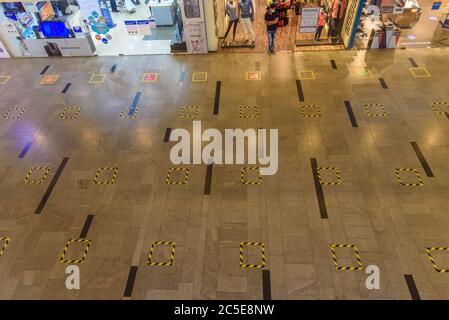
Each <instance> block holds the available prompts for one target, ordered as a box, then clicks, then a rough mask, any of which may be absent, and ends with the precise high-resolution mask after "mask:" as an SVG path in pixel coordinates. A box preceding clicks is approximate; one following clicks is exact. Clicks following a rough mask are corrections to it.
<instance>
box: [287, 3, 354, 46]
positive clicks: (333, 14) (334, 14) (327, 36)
mask: <svg viewBox="0 0 449 320" xmlns="http://www.w3.org/2000/svg"><path fill="white" fill-rule="evenodd" d="M347 6H348V1H347V0H305V1H304V2H299V8H298V9H297V12H298V14H299V21H298V28H297V30H296V42H295V44H296V46H297V50H337V49H345V46H344V44H343V39H342V36H341V31H342V28H343V23H344V20H345V16H346V10H347Z"/></svg>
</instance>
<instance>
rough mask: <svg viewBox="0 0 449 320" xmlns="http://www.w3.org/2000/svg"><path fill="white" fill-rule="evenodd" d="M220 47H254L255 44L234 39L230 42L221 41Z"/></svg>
mask: <svg viewBox="0 0 449 320" xmlns="http://www.w3.org/2000/svg"><path fill="white" fill-rule="evenodd" d="M221 47H222V48H255V47H256V44H255V43H251V42H249V43H247V44H245V42H244V41H235V42H234V43H232V42H230V41H224V42H222V43H221Z"/></svg>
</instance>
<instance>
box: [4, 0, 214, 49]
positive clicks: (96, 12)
mask: <svg viewBox="0 0 449 320" xmlns="http://www.w3.org/2000/svg"><path fill="white" fill-rule="evenodd" d="M5 1H6V2H5ZM0 2H1V4H0V22H1V24H2V32H1V33H0V36H1V38H0V39H3V41H4V42H5V46H6V47H7V48H12V50H9V51H13V52H12V53H11V52H10V53H11V55H12V56H14V57H27V56H28V57H48V56H93V55H98V56H117V55H147V54H170V53H178V52H185V53H191V54H197V53H200V54H201V53H207V52H208V43H207V37H206V27H205V18H204V17H205V15H204V8H203V2H202V0H58V1H48V0H45V1H34V0H30V1H21V2H11V1H7V0H0Z"/></svg>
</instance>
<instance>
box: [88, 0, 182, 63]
mask: <svg viewBox="0 0 449 320" xmlns="http://www.w3.org/2000/svg"><path fill="white" fill-rule="evenodd" d="M100 10H101V14H102V15H103V16H104V17H105V18H106V24H107V27H108V30H107V35H106V37H103V36H102V32H101V30H100V32H98V31H99V30H96V28H95V26H93V27H91V36H92V39H94V44H95V47H96V52H95V53H96V54H97V55H99V56H108V55H144V54H170V53H171V52H172V45H173V44H175V43H179V42H182V41H181V40H182V31H183V24H182V15H181V10H180V7H179V5H178V1H177V0H165V1H158V0H109V1H100ZM93 18H94V19H95V17H93Z"/></svg>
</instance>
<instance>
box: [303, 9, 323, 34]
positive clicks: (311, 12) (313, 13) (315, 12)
mask: <svg viewBox="0 0 449 320" xmlns="http://www.w3.org/2000/svg"><path fill="white" fill-rule="evenodd" d="M319 14H320V7H311V8H303V9H302V15H301V24H300V26H299V32H300V33H314V32H316V29H317V24H318V16H319Z"/></svg>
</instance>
